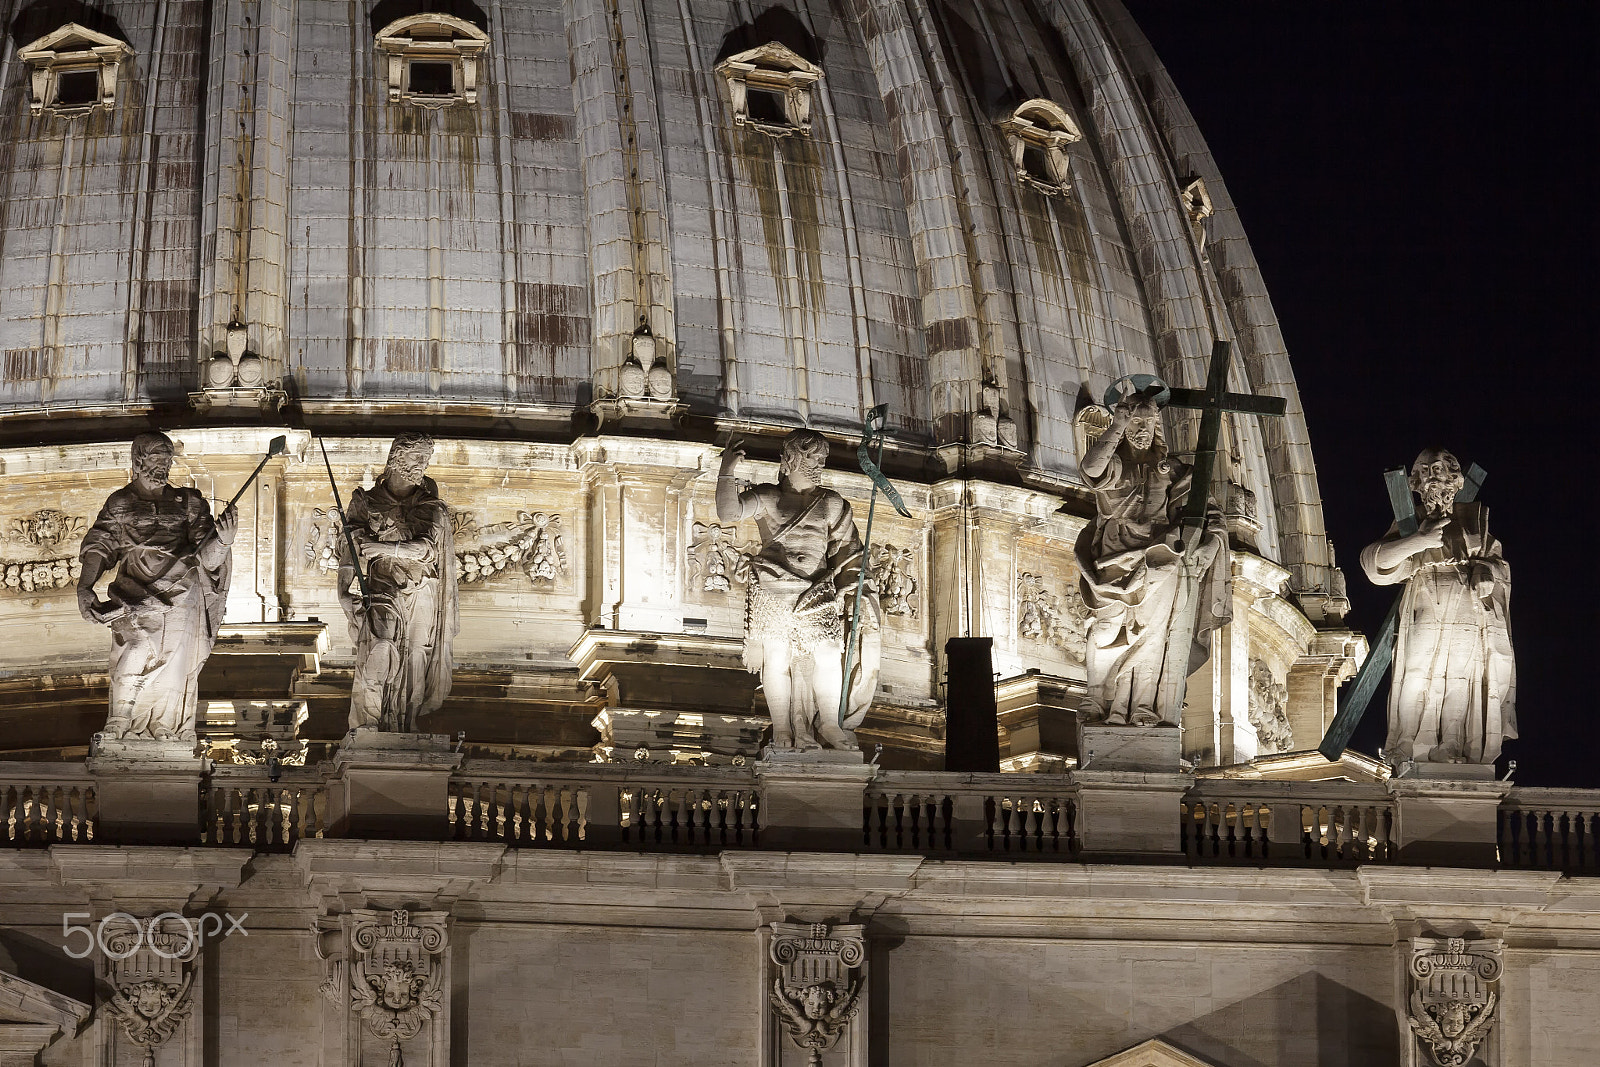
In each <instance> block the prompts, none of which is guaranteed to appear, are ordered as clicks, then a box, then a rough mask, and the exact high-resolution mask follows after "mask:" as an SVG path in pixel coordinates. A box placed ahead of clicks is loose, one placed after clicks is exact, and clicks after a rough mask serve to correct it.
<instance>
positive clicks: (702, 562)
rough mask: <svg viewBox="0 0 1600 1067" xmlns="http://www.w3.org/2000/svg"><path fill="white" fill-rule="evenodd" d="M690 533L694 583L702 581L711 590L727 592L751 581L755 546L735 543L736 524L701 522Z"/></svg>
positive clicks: (691, 573) (691, 574) (691, 572)
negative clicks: (752, 555)
mask: <svg viewBox="0 0 1600 1067" xmlns="http://www.w3.org/2000/svg"><path fill="white" fill-rule="evenodd" d="M690 532H691V534H692V536H691V538H690V540H689V581H690V582H699V583H700V585H701V588H702V589H704V590H705V591H706V592H708V593H726V592H727V591H728V590H729V589H731V588H732V587H733V585H734V584H738V585H744V584H745V583H746V582H748V581H749V580H750V552H751V551H753V550H754V548H755V546H753V545H741V544H737V543H735V541H734V537H735V535H736V533H737V530H736V529H735V528H734V527H732V526H723V525H721V524H719V523H715V522H697V523H695V524H694V525H693V526H692V527H691V528H690Z"/></svg>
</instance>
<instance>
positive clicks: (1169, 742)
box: [1078, 722, 1183, 774]
mask: <svg viewBox="0 0 1600 1067" xmlns="http://www.w3.org/2000/svg"><path fill="white" fill-rule="evenodd" d="M1182 753H1183V731H1182V730H1179V729H1176V728H1175V727H1171V726H1102V725H1099V724H1097V723H1086V722H1080V723H1079V724H1078V766H1079V767H1081V768H1083V769H1084V770H1086V771H1150V772H1153V773H1161V774H1176V773H1177V772H1178V769H1179V768H1178V760H1179V757H1180V756H1181V755H1182Z"/></svg>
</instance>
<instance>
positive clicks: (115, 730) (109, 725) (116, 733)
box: [101, 719, 133, 739]
mask: <svg viewBox="0 0 1600 1067" xmlns="http://www.w3.org/2000/svg"><path fill="white" fill-rule="evenodd" d="M132 726H133V721H132V720H131V719H107V720H106V728H105V729H104V730H102V731H101V733H103V734H105V735H106V736H107V737H112V738H118V739H120V738H123V737H126V736H127V733H128V730H129V729H130V728H131V727H132Z"/></svg>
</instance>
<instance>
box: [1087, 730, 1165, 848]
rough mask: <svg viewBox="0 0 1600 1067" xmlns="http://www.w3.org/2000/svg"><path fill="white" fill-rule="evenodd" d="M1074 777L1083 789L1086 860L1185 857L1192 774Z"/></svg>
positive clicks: (1130, 773)
mask: <svg viewBox="0 0 1600 1067" xmlns="http://www.w3.org/2000/svg"><path fill="white" fill-rule="evenodd" d="M1164 732H1166V733H1171V734H1176V733H1177V731H1176V730H1169V731H1164ZM1073 778H1074V780H1076V781H1077V783H1078V786H1079V791H1078V823H1077V825H1078V840H1079V841H1080V842H1082V846H1083V849H1082V855H1083V858H1085V859H1088V858H1090V857H1091V854H1096V855H1106V854H1112V853H1114V854H1116V855H1117V856H1118V857H1119V858H1122V859H1126V858H1128V856H1129V854H1140V855H1147V856H1175V855H1179V854H1181V853H1182V851H1183V842H1182V839H1181V838H1180V836H1179V828H1180V826H1181V825H1182V812H1181V809H1180V808H1179V801H1181V800H1182V799H1183V794H1184V793H1186V792H1187V791H1188V790H1189V788H1190V787H1191V786H1193V785H1194V776H1193V775H1189V774H1153V773H1143V772H1139V771H1105V770H1101V771H1097V770H1078V771H1074V772H1073Z"/></svg>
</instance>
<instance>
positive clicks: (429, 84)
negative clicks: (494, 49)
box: [377, 14, 489, 107]
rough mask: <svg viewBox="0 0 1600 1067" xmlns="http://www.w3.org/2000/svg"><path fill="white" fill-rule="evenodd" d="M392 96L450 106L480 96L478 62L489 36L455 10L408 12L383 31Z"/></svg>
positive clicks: (380, 42) (382, 50) (382, 47)
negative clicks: (423, 12) (456, 15)
mask: <svg viewBox="0 0 1600 1067" xmlns="http://www.w3.org/2000/svg"><path fill="white" fill-rule="evenodd" d="M377 40H378V52H379V55H380V57H381V58H382V60H383V61H384V72H385V74H386V76H387V78H388V82H389V102H390V103H399V102H400V101H402V100H403V101H405V102H407V103H411V104H419V105H421V106H422V107H448V106H449V105H451V104H475V103H477V101H478V65H479V61H480V59H481V57H482V55H483V52H484V49H486V48H488V47H489V36H488V34H486V33H484V32H483V31H482V30H480V29H478V27H476V26H474V25H473V24H472V23H470V22H466V21H464V20H462V19H458V18H455V17H453V16H451V15H435V14H423V15H408V16H406V17H405V18H403V19H396V20H395V21H393V22H391V23H389V25H387V26H385V27H384V28H383V29H382V30H380V31H378V38H377Z"/></svg>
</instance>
